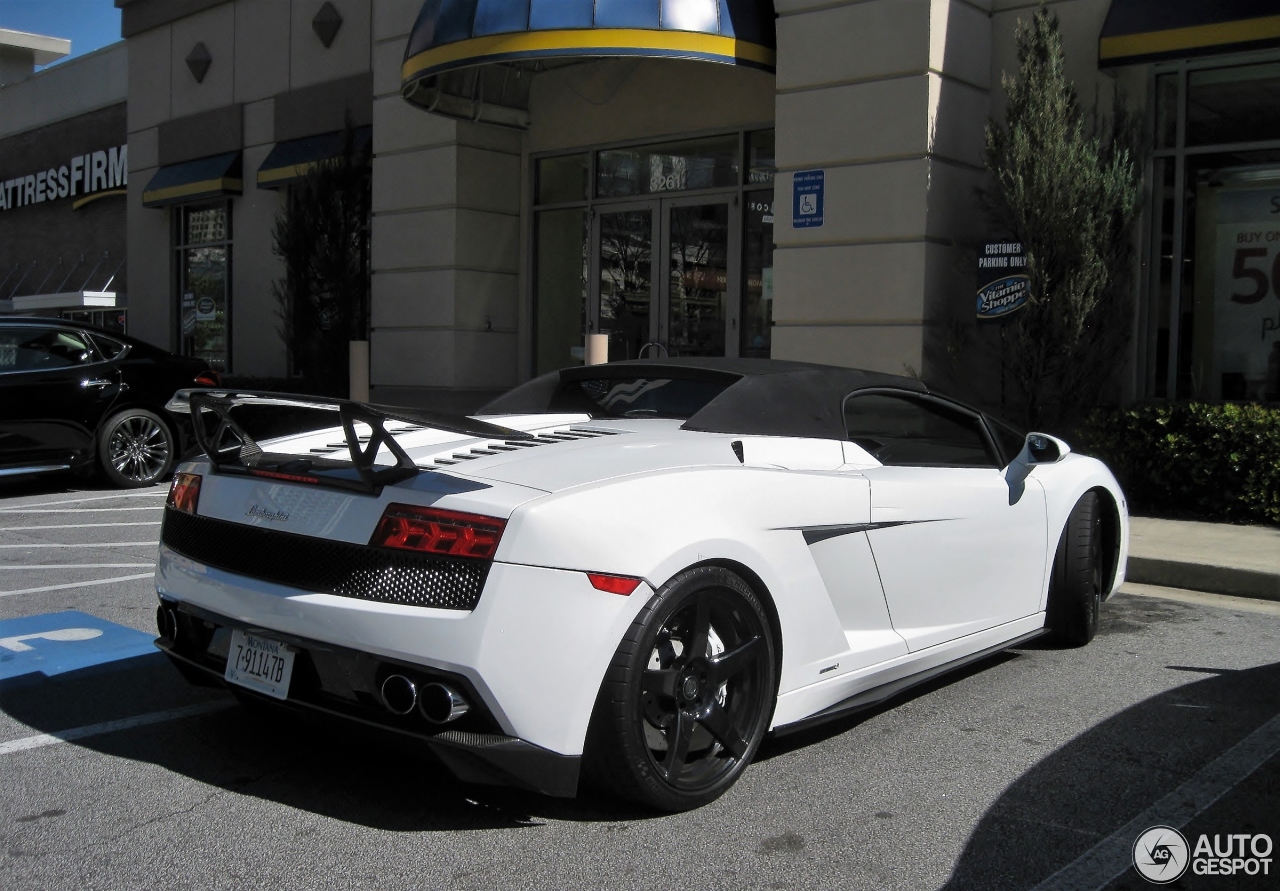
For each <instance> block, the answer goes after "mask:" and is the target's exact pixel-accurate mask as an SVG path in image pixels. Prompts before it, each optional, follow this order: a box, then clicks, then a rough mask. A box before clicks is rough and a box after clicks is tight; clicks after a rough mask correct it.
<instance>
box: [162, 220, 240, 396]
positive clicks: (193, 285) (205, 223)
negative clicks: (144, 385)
mask: <svg viewBox="0 0 1280 891" xmlns="http://www.w3.org/2000/svg"><path fill="white" fill-rule="evenodd" d="M174 220H175V224H174V225H175V233H174V248H175V251H176V254H177V257H176V260H177V263H176V269H177V276H178V282H177V284H178V319H179V324H180V326H181V328H180V336H179V343H180V344H181V353H182V354H183V355H184V356H194V357H196V358H198V359H203V360H204V361H205V362H208V363H209V367H210V368H212V369H214V370H215V371H223V372H225V371H230V369H231V337H230V330H231V326H230V283H231V214H230V205H229V204H228V203H227V202H225V201H218V202H214V203H210V204H197V205H187V206H183V207H179V208H177V209H176V210H175V212H174Z"/></svg>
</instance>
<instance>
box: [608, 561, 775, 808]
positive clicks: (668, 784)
mask: <svg viewBox="0 0 1280 891" xmlns="http://www.w3.org/2000/svg"><path fill="white" fill-rule="evenodd" d="M776 697H777V657H776V653H775V647H774V640H773V633H772V629H771V625H770V622H769V617H768V615H767V614H766V612H765V609H764V607H763V605H762V604H761V603H760V599H759V598H758V597H757V596H756V594H755V592H754V591H752V589H751V587H750V586H749V585H747V584H746V582H744V581H743V580H742V579H741V578H739V577H738V576H737V575H735V574H734V573H732V572H730V571H729V570H727V569H723V568H721V567H718V566H701V567H695V568H693V569H689V570H686V571H685V572H682V573H680V574H679V575H677V576H676V577H675V578H673V579H672V580H671V581H669V582H668V583H667V584H665V585H663V586H662V589H661V590H659V591H658V592H657V593H656V594H655V595H654V596H653V598H652V599H650V601H649V602H648V604H646V605H645V607H644V609H643V610H641V611H640V615H639V616H637V617H636V619H635V621H634V622H633V623H632V624H631V627H630V628H629V629H628V630H627V633H626V635H625V636H624V637H623V639H622V642H621V643H620V644H619V645H618V649H617V651H616V653H615V654H614V657H613V660H612V662H611V663H610V665H609V669H608V671H607V672H606V674H605V679H604V683H603V684H602V686H601V688H600V694H599V697H598V698H597V700H596V705H595V709H594V711H593V713H592V718H591V725H590V729H589V730H588V733H587V745H586V751H585V753H584V768H585V771H586V774H587V776H588V778H589V779H591V780H594V781H595V782H596V784H597V785H601V786H604V787H605V788H606V789H608V790H610V791H612V792H614V793H616V794H619V795H621V796H623V797H625V798H629V799H631V800H633V801H637V802H640V803H642V804H645V805H648V806H650V807H653V808H656V809H658V810H663V811H684V810H689V809H691V808H696V807H700V806H702V805H704V804H707V803H708V802H711V801H714V800H715V799H717V798H719V797H720V796H721V795H723V794H724V793H725V791H726V790H728V789H729V787H730V786H732V785H733V784H734V782H736V781H737V779H738V777H739V776H740V775H741V774H742V771H743V770H744V769H745V768H746V766H747V765H748V764H749V763H750V762H751V759H752V758H753V757H754V756H755V754H756V751H757V749H759V747H760V742H761V740H762V739H763V738H764V735H765V732H766V731H767V730H768V729H769V722H770V720H771V719H772V717H773V707H774V703H775V701H776Z"/></svg>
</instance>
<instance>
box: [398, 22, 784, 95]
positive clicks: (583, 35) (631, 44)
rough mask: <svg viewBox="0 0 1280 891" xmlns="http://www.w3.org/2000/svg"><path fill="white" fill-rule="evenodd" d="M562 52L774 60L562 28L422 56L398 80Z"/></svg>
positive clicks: (685, 39) (713, 45)
mask: <svg viewBox="0 0 1280 891" xmlns="http://www.w3.org/2000/svg"><path fill="white" fill-rule="evenodd" d="M563 50H578V51H580V52H581V54H582V55H610V54H611V53H617V52H618V51H619V50H655V51H658V52H669V53H696V54H698V55H705V56H720V57H721V58H725V59H743V60H745V61H748V62H755V63H757V64H760V65H769V66H772V65H773V64H774V61H775V60H776V58H777V53H776V52H775V51H774V50H771V49H769V48H768V47H764V46H760V45H758V44H755V43H747V42H746V41H743V40H737V39H735V38H733V37H721V36H720V35H718V34H699V33H695V32H692V31H647V30H642V29H636V28H598V29H592V28H566V29H561V30H558V31H521V32H518V33H514V34H492V35H489V36H487V37H473V38H471V39H470V40H463V41H460V42H458V43H449V44H446V45H444V46H439V47H435V48H434V49H429V50H424V51H423V52H420V53H418V54H417V55H416V56H414V57H412V58H410V59H406V60H405V63H404V65H403V66H402V67H401V69H400V78H401V81H402V82H407V81H409V80H411V79H413V78H414V77H416V76H418V75H420V74H422V73H423V72H426V71H430V70H434V69H436V68H442V67H445V66H448V65H451V64H453V63H455V62H467V61H472V60H474V61H475V62H476V63H481V62H483V61H484V59H485V58H486V57H488V56H502V55H508V54H519V53H537V52H552V51H563Z"/></svg>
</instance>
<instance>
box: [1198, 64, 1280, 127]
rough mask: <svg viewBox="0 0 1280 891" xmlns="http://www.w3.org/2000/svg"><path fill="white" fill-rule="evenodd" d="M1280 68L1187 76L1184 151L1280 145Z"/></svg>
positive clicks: (1218, 70) (1241, 68) (1259, 67)
mask: <svg viewBox="0 0 1280 891" xmlns="http://www.w3.org/2000/svg"><path fill="white" fill-rule="evenodd" d="M1277 109H1280V62H1271V63H1268V64H1265V65H1237V66H1235V67H1232V68H1210V69H1208V70H1203V71H1191V72H1189V73H1188V74H1187V145H1189V146H1190V145H1225V144H1226V143H1229V142H1257V141H1259V140H1264V139H1280V113H1277Z"/></svg>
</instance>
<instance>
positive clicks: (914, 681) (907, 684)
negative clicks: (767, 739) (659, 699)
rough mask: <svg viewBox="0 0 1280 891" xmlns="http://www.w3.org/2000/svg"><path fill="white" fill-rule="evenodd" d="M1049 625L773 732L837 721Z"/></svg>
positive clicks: (1041, 631)
mask: <svg viewBox="0 0 1280 891" xmlns="http://www.w3.org/2000/svg"><path fill="white" fill-rule="evenodd" d="M1048 633H1049V630H1048V629H1047V628H1037V629H1036V630H1035V631H1031V632H1028V633H1027V634H1024V635H1022V636H1021V637H1015V638H1013V640H1006V641H1003V642H1001V643H998V644H996V645H995V646H991V647H987V648H986V649H985V650H978V651H977V652H976V653H969V654H968V655H966V656H961V657H960V658H959V659H953V660H952V661H950V662H944V663H943V664H942V665H935V666H934V667H933V668H926V669H925V670H924V671H922V672H920V673H919V674H913V675H910V676H908V677H905V678H898V679H897V680H896V681H889V682H888V683H886V684H881V685H880V686H878V687H872V688H871V689H869V690H863V691H862V692H861V693H855V694H854V695H853V696H850V697H849V698H848V699H845V700H843V701H842V702H837V703H836V704H835V705H832V706H829V707H827V708H825V709H823V710H822V711H820V712H815V713H814V714H812V715H809V717H807V718H801V719H800V720H799V721H793V722H792V723H790V724H783V725H782V726H781V727H775V728H774V729H773V735H774V736H788V735H789V734H792V733H796V732H798V731H801V730H807V729H809V728H810V727H813V726H816V725H818V724H824V723H826V722H827V721H834V720H835V719H836V718H842V717H844V716H845V715H850V714H853V713H854V712H860V711H866V710H867V709H869V708H872V707H874V706H877V705H879V704H880V703H882V702H884V701H885V700H887V699H892V698H893V697H894V696H897V695H898V694H899V693H902V692H904V691H906V690H910V689H911V688H912V687H918V686H920V685H921V684H924V683H927V682H929V681H931V680H933V679H934V678H936V677H938V676H939V675H944V674H946V673H947V672H951V671H955V670H956V669H958V668H963V667H964V666H966V665H970V664H972V663H974V662H979V661H981V660H983V659H987V658H989V657H991V656H994V655H996V654H997V653H1002V652H1004V651H1005V650H1010V649H1013V648H1015V647H1019V646H1021V645H1022V644H1025V643H1030V642H1031V641H1033V640H1035V639H1036V638H1038V637H1042V636H1044V635H1045V634H1048Z"/></svg>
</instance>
